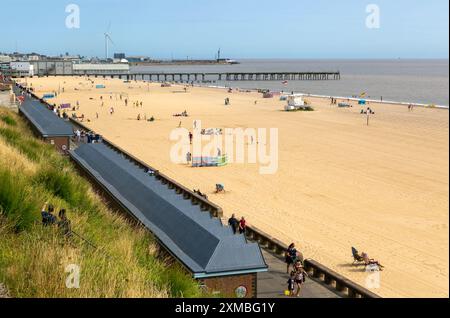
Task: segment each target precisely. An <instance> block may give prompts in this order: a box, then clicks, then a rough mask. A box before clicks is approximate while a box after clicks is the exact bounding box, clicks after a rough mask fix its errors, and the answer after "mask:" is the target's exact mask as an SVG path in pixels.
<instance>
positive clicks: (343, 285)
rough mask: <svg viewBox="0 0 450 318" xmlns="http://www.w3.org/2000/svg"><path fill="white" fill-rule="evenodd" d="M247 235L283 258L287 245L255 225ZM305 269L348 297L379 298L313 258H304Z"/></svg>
mask: <svg viewBox="0 0 450 318" xmlns="http://www.w3.org/2000/svg"><path fill="white" fill-rule="evenodd" d="M246 234H247V237H248V238H249V239H250V240H253V241H255V242H258V244H259V245H260V246H261V247H263V248H265V249H267V250H269V251H270V252H272V253H273V254H275V255H276V256H278V257H280V258H284V255H285V252H286V251H287V249H288V246H287V245H286V244H284V243H283V242H281V241H279V240H277V239H276V238H274V237H272V236H270V235H268V234H266V233H264V232H263V231H261V230H259V229H257V228H256V227H248V228H247V233H246ZM303 264H304V267H305V270H306V271H307V272H308V273H309V274H310V275H312V277H314V278H315V279H317V280H319V281H321V282H322V283H324V284H325V285H327V286H328V287H330V288H334V289H335V290H336V291H338V292H340V293H341V294H342V295H345V296H347V297H349V298H381V297H380V296H378V295H376V294H375V293H373V292H371V291H370V290H368V289H366V288H364V287H362V286H361V285H358V284H356V283H354V282H352V281H351V280H349V279H348V278H345V277H344V276H342V275H341V274H338V273H336V272H335V271H333V270H332V269H330V268H328V267H326V266H324V265H322V264H320V263H318V262H316V261H315V260H313V259H305V260H304V262H303Z"/></svg>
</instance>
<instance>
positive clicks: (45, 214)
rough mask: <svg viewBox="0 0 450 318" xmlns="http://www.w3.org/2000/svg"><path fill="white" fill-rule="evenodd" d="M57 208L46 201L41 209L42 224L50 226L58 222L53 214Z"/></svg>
mask: <svg viewBox="0 0 450 318" xmlns="http://www.w3.org/2000/svg"><path fill="white" fill-rule="evenodd" d="M54 210H55V208H54V207H53V205H51V204H48V203H47V202H45V204H44V206H43V207H42V210H41V216H42V225H43V226H49V225H53V224H55V222H56V217H55V216H54V215H53V212H54Z"/></svg>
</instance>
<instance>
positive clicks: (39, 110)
mask: <svg viewBox="0 0 450 318" xmlns="http://www.w3.org/2000/svg"><path fill="white" fill-rule="evenodd" d="M19 109H20V112H21V113H22V114H24V115H25V117H27V119H28V120H29V121H30V122H31V123H32V124H33V126H35V127H36V129H37V130H39V132H40V134H41V135H42V136H43V137H66V136H72V135H73V129H72V125H70V124H69V123H68V122H65V121H64V120H63V119H61V118H59V117H58V116H56V115H55V114H54V113H53V112H52V111H51V110H49V109H48V108H47V107H46V106H45V105H44V104H42V103H41V102H40V101H38V100H35V99H34V98H29V97H27V98H26V99H25V101H24V102H23V103H22V105H21V106H20V107H19Z"/></svg>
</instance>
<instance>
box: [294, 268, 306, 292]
mask: <svg viewBox="0 0 450 318" xmlns="http://www.w3.org/2000/svg"><path fill="white" fill-rule="evenodd" d="M299 263H300V262H299ZM307 276H308V273H307V272H306V271H305V269H304V268H303V265H301V263H300V265H298V266H297V267H296V269H295V284H296V285H297V292H296V296H297V297H300V292H301V291H302V285H303V284H304V283H305V281H306V277H307Z"/></svg>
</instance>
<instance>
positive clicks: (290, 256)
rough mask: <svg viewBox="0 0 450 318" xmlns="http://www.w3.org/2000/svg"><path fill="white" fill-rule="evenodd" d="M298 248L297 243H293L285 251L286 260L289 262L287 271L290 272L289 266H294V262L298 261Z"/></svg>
mask: <svg viewBox="0 0 450 318" xmlns="http://www.w3.org/2000/svg"><path fill="white" fill-rule="evenodd" d="M297 255H298V253H297V249H296V248H295V244H294V243H292V244H291V245H289V247H288V249H287V250H286V253H285V261H286V264H287V269H286V273H287V274H289V268H290V267H291V266H294V263H295V262H296V261H297Z"/></svg>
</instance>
